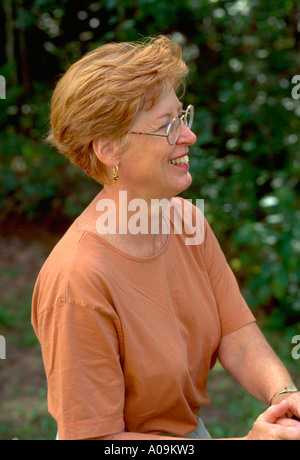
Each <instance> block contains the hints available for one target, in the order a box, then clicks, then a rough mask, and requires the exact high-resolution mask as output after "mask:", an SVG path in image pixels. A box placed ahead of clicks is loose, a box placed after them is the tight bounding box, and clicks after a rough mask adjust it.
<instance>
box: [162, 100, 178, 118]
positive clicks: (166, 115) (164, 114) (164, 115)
mask: <svg viewBox="0 0 300 460" xmlns="http://www.w3.org/2000/svg"><path fill="white" fill-rule="evenodd" d="M182 107H183V104H180V105H179V106H178V109H177V112H180V110H182ZM173 116H174V112H172V113H171V112H164V113H163V114H162V115H160V116H159V117H158V118H159V119H160V118H165V117H173Z"/></svg>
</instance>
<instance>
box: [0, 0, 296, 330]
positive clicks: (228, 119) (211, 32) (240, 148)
mask: <svg viewBox="0 0 300 460" xmlns="http://www.w3.org/2000/svg"><path fill="white" fill-rule="evenodd" d="M13 3H14V11H13V14H14V17H13V23H12V24H10V25H12V26H13V29H14V38H15V43H16V44H17V46H16V45H15V48H18V51H15V56H14V58H15V59H12V57H11V56H10V57H9V56H8V53H7V47H6V48H5V45H7V44H9V40H11V37H9V35H8V33H6V32H5V30H8V29H9V28H6V29H5V30H4V29H3V30H2V31H1V32H0V36H1V38H2V40H0V43H1V44H0V59H1V62H3V66H2V67H0V74H1V75H4V76H5V78H6V81H7V99H6V100H5V101H4V100H1V101H0V105H1V111H0V129H1V145H0V156H1V172H0V182H1V190H2V195H1V198H0V209H1V221H2V222H4V221H5V218H7V217H8V216H11V214H12V213H13V214H14V215H18V214H19V215H21V216H24V215H26V216H27V217H29V218H31V219H33V218H35V219H38V218H40V217H43V216H44V215H51V214H53V215H60V214H62V213H64V214H66V213H67V214H68V215H71V216H72V217H74V216H75V215H76V214H77V213H78V212H80V210H81V209H82V208H83V206H84V205H85V204H86V203H87V202H88V200H89V199H90V198H91V197H92V196H93V194H94V192H95V190H96V186H95V185H94V184H93V182H91V181H89V180H88V179H84V178H83V176H82V174H81V173H79V172H78V171H76V170H75V168H73V167H71V166H70V165H69V164H67V163H66V161H65V160H64V159H63V158H62V157H60V155H58V154H57V153H56V152H55V151H54V150H50V149H49V147H48V146H47V145H46V144H45V143H44V142H43V139H44V138H45V136H46V133H47V130H48V112H49V101H50V97H51V91H52V89H53V87H54V84H55V81H56V77H57V75H59V74H60V73H61V72H63V71H64V70H65V68H66V67H67V66H68V65H69V64H70V63H72V62H74V61H75V60H77V59H78V58H80V56H81V55H82V54H83V53H84V52H87V51H89V50H91V49H93V48H95V47H96V46H98V45H101V44H103V43H106V42H108V41H115V40H136V39H140V38H141V37H143V36H149V35H158V34H161V33H163V34H171V35H172V36H173V37H174V38H175V39H176V40H177V41H178V42H179V43H180V44H181V45H182V48H183V54H184V58H185V59H186V61H187V63H188V65H189V68H190V74H189V81H188V92H187V95H186V97H185V99H186V101H185V102H186V103H193V104H194V105H195V107H196V120H195V132H196V134H197V136H198V141H197V144H196V145H195V146H194V147H193V148H191V171H192V175H193V179H194V180H193V184H192V187H191V188H190V189H189V190H188V191H187V192H186V194H185V196H186V197H188V198H194V199H196V198H204V199H205V213H206V217H207V218H208V220H209V221H210V223H211V224H212V226H213V229H214V231H215V232H216V234H217V236H218V238H219V241H220V242H221V245H222V247H223V249H224V251H225V253H226V255H227V257H228V260H229V262H230V265H231V267H232V268H233V270H234V272H235V274H236V275H237V277H238V279H239V281H240V284H241V286H242V287H243V291H244V293H245V296H246V299H247V301H248V302H249V304H250V305H251V306H252V307H260V308H261V307H264V308H266V311H267V312H268V313H271V319H272V318H273V319H274V321H273V322H272V320H270V324H271V325H273V326H274V327H275V326H276V327H282V325H284V324H291V323H296V322H297V321H299V317H300V294H299V278H300V264H299V253H300V243H299V241H300V235H299V233H300V230H299V229H300V211H299V209H300V208H299V204H300V203H299V202H300V199H299V169H300V138H299V131H300V101H299V99H293V98H292V95H291V93H292V90H293V87H294V85H292V84H291V80H292V77H293V76H294V75H297V74H299V73H300V58H299V56H300V54H299V48H300V42H299V34H300V32H299V30H300V7H299V5H298V2H296V1H292V0H286V1H282V0H272V1H268V2H265V1H262V0H253V1H249V0H232V1H225V0H214V1H212V0H202V1H200V0H180V1H179V0H174V1H172V2H170V1H169V0H159V1H156V0H133V1H129V0H121V1H117V0H102V1H98V2H97V1H91V2H86V1H85V2H83V1H79V2H76V4H75V3H74V2H71V0H64V1H63V0H60V1H52V0H34V1H33V0H31V1H30V0H23V1H18V2H13ZM0 17H1V18H3V19H4V21H6V24H9V23H11V18H10V17H9V15H8V13H7V11H6V12H5V10H4V9H2V3H1V4H0ZM24 38H25V40H24ZM20 43H22V46H21V45H20Z"/></svg>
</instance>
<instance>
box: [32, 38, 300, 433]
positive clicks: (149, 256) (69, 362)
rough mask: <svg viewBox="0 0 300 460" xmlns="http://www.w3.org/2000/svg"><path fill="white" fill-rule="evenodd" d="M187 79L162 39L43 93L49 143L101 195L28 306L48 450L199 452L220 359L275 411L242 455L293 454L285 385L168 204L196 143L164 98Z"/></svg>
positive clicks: (221, 274) (86, 68) (283, 374)
mask: <svg viewBox="0 0 300 460" xmlns="http://www.w3.org/2000/svg"><path fill="white" fill-rule="evenodd" d="M186 75H187V67H186V65H185V63H184V62H183V61H182V57H181V50H180V47H179V46H178V45H177V44H175V43H173V42H172V41H171V40H170V39H168V38H167V37H159V38H157V39H152V40H147V41H144V42H143V43H135V44H132V43H118V44H108V45H104V46H102V47H100V48H98V49H96V50H94V51H93V52H92V53H89V54H88V55H86V56H85V57H83V59H81V60H80V61H79V62H77V63H75V64H74V65H73V66H71V67H70V69H69V70H68V71H67V72H66V74H65V75H64V76H63V77H62V79H61V80H60V81H59V83H58V85H57V88H56V90H55V92H54V95H53V100H52V112H51V132H50V135H49V140H50V142H51V143H52V144H53V145H55V146H56V147H57V148H58V149H59V150H60V152H61V153H63V154H64V155H66V156H67V157H68V158H69V159H70V160H71V161H72V162H73V163H74V164H75V165H77V166H78V167H80V168H81V169H83V170H84V171H85V172H86V173H87V174H88V175H90V176H91V177H93V178H94V179H96V180H97V181H98V182H100V183H102V184H103V189H102V190H101V192H100V193H99V195H98V196H97V197H96V198H95V200H94V201H93V202H92V203H91V204H90V205H89V206H88V207H87V209H86V210H85V211H84V212H83V213H82V215H81V216H80V217H79V218H78V219H77V220H76V221H75V222H74V224H73V225H72V226H71V227H70V229H69V230H68V232H67V233H66V234H65V235H64V237H63V238H62V239H61V241H60V242H59V243H58V245H57V246H56V247H55V248H54V250H53V252H52V253H51V255H50V256H49V258H48V260H47V261H46V263H45V265H44V266H43V268H42V270H41V273H40V275H39V277H38V280H37V283H36V286H35V291H34V296H33V310H32V321H33V326H34V329H35V331H36V334H37V337H38V338H39V340H40V342H41V346H42V352H43V360H44V365H45V370H46V374H47V379H48V402H49V411H50V413H51V414H52V415H53V417H54V418H55V419H56V420H57V423H58V430H59V437H60V439H116V440H124V439H157V440H159V439H169V437H170V436H172V437H177V438H183V437H184V438H186V437H188V438H200V439H201V438H209V434H208V433H207V431H206V429H205V427H204V426H203V424H202V422H201V420H200V419H199V418H198V412H199V409H200V407H201V406H204V405H207V404H209V397H208V395H207V394H206V384H207V378H208V374H209V371H210V369H211V368H212V367H213V365H214V363H215V362H216V359H217V358H218V359H219V360H220V362H221V363H222V365H223V366H224V367H225V368H226V369H227V370H228V371H229V372H230V373H231V374H232V375H233V377H234V378H235V379H236V380H237V381H238V382H239V383H240V384H241V385H243V387H244V388H245V389H246V390H247V391H248V392H249V393H250V394H252V395H253V396H254V397H256V398H258V399H260V400H262V401H265V402H266V403H269V402H270V401H271V402H272V407H271V408H269V409H268V410H267V411H266V412H265V413H264V414H263V415H262V416H261V417H260V418H259V419H258V420H257V421H256V423H255V424H254V426H253V429H252V430H251V431H250V433H249V434H248V435H247V436H246V438H245V439H259V438H267V439H300V423H299V422H297V421H295V420H293V419H292V418H291V416H292V415H295V416H298V417H299V416H300V404H299V402H300V396H299V393H298V392H297V390H296V388H295V385H294V383H293V382H292V380H291V378H290V376H289V374H288V372H287V371H286V369H285V368H284V366H283V365H282V363H281V362H280V361H279V359H278V358H277V357H276V355H275V354H274V353H273V351H272V350H271V348H270V347H269V345H268V344H267V342H266V341H265V339H264V337H263V335H262V334H261V332H260V331H259V329H258V327H257V326H256V324H255V319H254V317H253V315H252V313H251V312H250V310H249V308H248V307H247V305H246V303H245V301H244V300H243V298H242V297H241V294H240V292H239V289H238V286H237V283H236V281H235V278H234V276H233V274H232V272H231V270H230V269H229V267H228V265H227V263H226V260H225V257H224V255H223V254H222V251H221V249H220V247H219V245H218V243H217V241H216V239H215V237H214V234H213V232H212V230H211V229H210V227H209V225H208V224H207V222H206V221H205V219H204V218H203V215H202V214H201V211H200V210H199V209H198V208H197V207H196V206H192V205H191V204H190V205H189V206H186V203H187V202H186V201H184V200H182V199H179V198H174V197H176V196H177V195H178V194H179V193H180V192H182V191H184V190H186V189H187V188H188V187H189V185H190V184H191V180H192V179H191V175H190V173H189V157H188V153H189V148H190V146H192V145H193V144H194V143H195V141H196V137H195V134H194V133H193V132H192V131H191V123H192V118H193V107H191V106H190V107H189V108H188V109H186V110H183V107H182V104H181V103H180V101H179V99H178V97H177V95H176V92H177V91H178V90H179V89H180V87H181V86H182V83H183V81H184V77H185V76H186ZM199 216H200V218H199ZM201 216H202V219H201ZM179 223H181V224H182V225H181V227H180V225H179ZM199 228H201V231H199ZM193 232H194V233H197V232H198V235H196V236H197V237H198V238H196V239H194V240H193V243H191V241H189V240H188V238H192V236H193ZM190 243H191V244H190ZM285 387H287V388H285ZM283 399H285V401H284V402H282V403H281V404H278V403H280V401H281V400H283Z"/></svg>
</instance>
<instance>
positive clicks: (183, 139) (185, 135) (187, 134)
mask: <svg viewBox="0 0 300 460" xmlns="http://www.w3.org/2000/svg"><path fill="white" fill-rule="evenodd" d="M196 140H197V136H196V134H194V133H193V131H192V130H191V129H190V128H189V127H188V126H187V125H185V124H182V128H181V133H180V136H179V138H178V140H177V142H176V144H187V145H193V144H195V142H196Z"/></svg>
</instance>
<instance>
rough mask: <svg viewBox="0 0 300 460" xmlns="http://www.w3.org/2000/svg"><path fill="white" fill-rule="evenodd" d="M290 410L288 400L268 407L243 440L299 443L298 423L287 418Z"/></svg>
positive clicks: (299, 427)
mask: <svg viewBox="0 0 300 460" xmlns="http://www.w3.org/2000/svg"><path fill="white" fill-rule="evenodd" d="M290 409H291V407H290V403H289V401H288V400H285V401H282V402H281V403H280V404H276V405H274V406H271V407H269V409H267V410H266V411H265V412H264V413H263V414H262V415H260V416H259V417H258V419H257V420H256V422H255V423H254V425H253V428H252V430H251V431H250V432H249V434H248V435H247V436H246V437H245V438H244V439H246V440H251V441H252V440H285V441H297V440H298V441H300V422H298V421H297V420H293V419H291V418H290V417H289V414H290Z"/></svg>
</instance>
